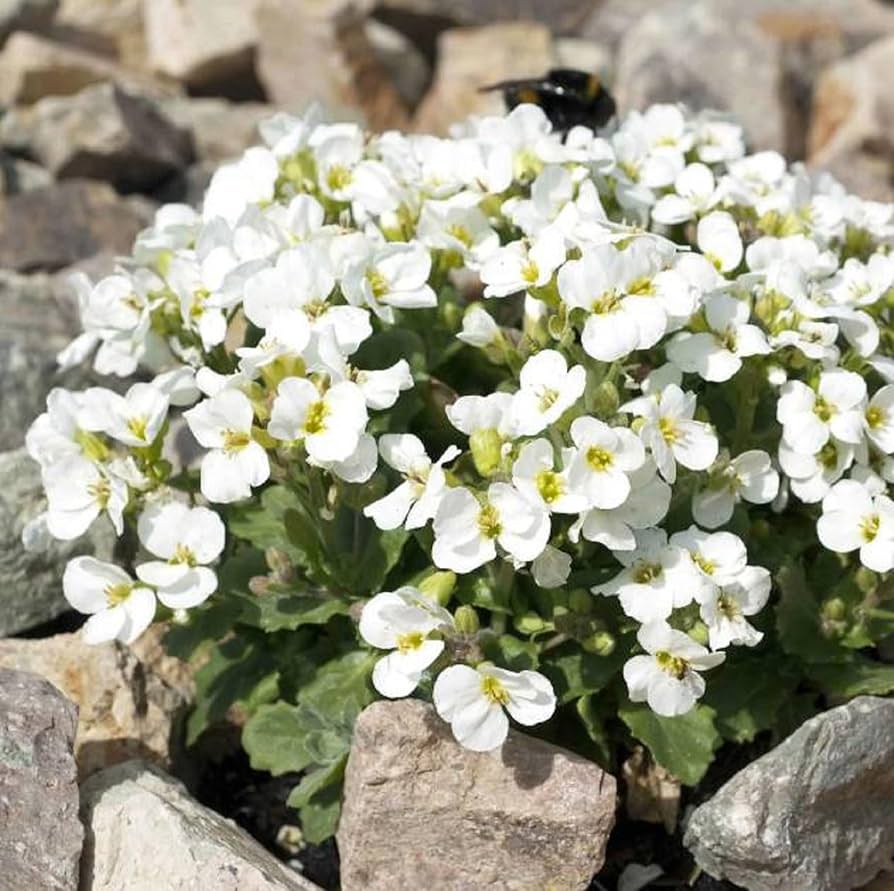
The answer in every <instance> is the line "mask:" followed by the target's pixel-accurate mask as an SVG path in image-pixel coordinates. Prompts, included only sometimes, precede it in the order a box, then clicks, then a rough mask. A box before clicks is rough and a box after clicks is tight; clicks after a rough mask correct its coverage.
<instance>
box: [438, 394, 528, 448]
mask: <svg viewBox="0 0 894 891" xmlns="http://www.w3.org/2000/svg"><path fill="white" fill-rule="evenodd" d="M512 399H513V397H512V394H510V393H503V392H499V391H498V392H496V393H490V394H489V395H487V396H460V397H459V399H457V400H455V401H454V402H452V403H451V404H450V405H448V406H447V408H446V409H444V411H445V412H446V414H447V419H448V420H449V421H450V423H451V424H453V426H454V427H456V429H457V430H459V431H460V433H465V434H466V436H471V435H472V434H473V433H476V432H478V431H480V430H495V431H497V433H499V435H500V436H501V437H502V438H503V439H511V438H512V437H513V436H514V435H515V428H514V427H513V425H512Z"/></svg>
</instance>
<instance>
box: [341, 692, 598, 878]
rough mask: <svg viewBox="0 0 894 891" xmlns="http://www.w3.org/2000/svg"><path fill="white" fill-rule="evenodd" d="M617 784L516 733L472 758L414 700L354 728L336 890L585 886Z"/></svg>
mask: <svg viewBox="0 0 894 891" xmlns="http://www.w3.org/2000/svg"><path fill="white" fill-rule="evenodd" d="M614 814H615V780H614V778H613V777H612V776H610V775H609V774H606V773H604V772H603V771H602V770H601V769H600V768H599V767H597V766H596V765H595V764H593V763H592V762H590V761H586V760H585V759H583V758H580V757H578V756H577V755H573V754H571V753H570V752H566V751H564V750H563V749H560V748H557V747H556V746H553V745H550V744H549V743H546V742H542V741H541V740H538V739H534V738H532V737H528V736H525V735H524V734H522V733H517V732H516V731H514V730H511V731H510V732H509V738H508V739H507V741H506V743H505V744H504V746H503V747H502V749H501V750H497V751H495V752H488V753H477V752H470V751H468V750H467V749H463V748H462V746H460V745H459V744H458V743H457V742H456V741H455V740H454V739H453V736H452V734H451V732H450V727H449V726H448V725H447V724H446V723H445V722H443V721H442V720H441V719H440V718H439V717H438V716H437V715H436V714H435V711H434V709H433V708H432V707H431V706H430V705H427V704H426V703H423V702H420V701H418V700H401V701H396V702H376V703H373V705H371V706H369V708H367V709H366V710H365V711H364V712H363V713H362V714H361V715H360V717H359V719H358V720H357V724H356V726H355V729H354V742H353V745H352V748H351V754H350V757H349V759H348V766H347V770H346V773H345V791H344V804H343V807H342V814H341V820H340V822H339V826H338V849H339V853H340V855H341V882H342V888H343V889H344V891H361V889H363V891H379V889H392V888H432V889H434V888H437V889H438V891H466V889H469V888H493V889H513V891H516V889H517V891H521V889H533V888H562V889H568V891H571V889H575V888H579V889H583V888H586V887H587V886H588V885H589V883H590V879H591V878H592V877H593V875H594V873H596V872H597V871H598V870H599V868H600V867H601V866H602V862H603V859H604V856H605V844H606V841H607V839H608V834H609V831H610V830H611V827H612V824H613V823H614Z"/></svg>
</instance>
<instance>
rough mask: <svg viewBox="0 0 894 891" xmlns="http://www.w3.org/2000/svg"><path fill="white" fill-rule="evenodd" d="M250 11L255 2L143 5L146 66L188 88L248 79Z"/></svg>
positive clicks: (173, 0)
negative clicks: (235, 78) (179, 81)
mask: <svg viewBox="0 0 894 891" xmlns="http://www.w3.org/2000/svg"><path fill="white" fill-rule="evenodd" d="M295 5H296V6H298V5H299V4H295ZM302 5H303V4H302ZM256 6H257V3H256V2H255V0H143V21H144V25H145V33H146V49H147V54H148V60H149V64H150V66H151V67H152V69H153V70H154V71H156V72H158V73H159V74H165V75H167V76H168V77H174V78H177V79H178V80H182V81H184V82H185V83H187V84H190V85H191V86H209V85H213V84H214V83H216V82H220V81H225V80H228V79H231V78H234V77H238V76H240V75H250V72H251V67H252V50H253V48H254V46H255V43H256V41H257V30H256V27H255V19H254V13H255V7H256Z"/></svg>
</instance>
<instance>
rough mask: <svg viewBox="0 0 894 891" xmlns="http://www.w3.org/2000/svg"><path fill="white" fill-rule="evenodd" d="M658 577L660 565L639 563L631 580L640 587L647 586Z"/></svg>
mask: <svg viewBox="0 0 894 891" xmlns="http://www.w3.org/2000/svg"><path fill="white" fill-rule="evenodd" d="M660 575H661V564H660V563H640V564H639V565H638V566H637V567H636V569H635V570H634V572H633V580H634V581H635V582H637V583H638V584H640V585H648V584H649V583H650V582H654V581H655V579H657V578H658V577H659V576H660Z"/></svg>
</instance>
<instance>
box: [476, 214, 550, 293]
mask: <svg viewBox="0 0 894 891" xmlns="http://www.w3.org/2000/svg"><path fill="white" fill-rule="evenodd" d="M564 262H565V239H564V238H563V237H562V234H561V233H560V232H559V231H557V230H555V229H549V228H547V229H544V230H543V232H541V233H540V234H539V235H538V236H537V238H536V239H534V240H532V241H530V242H529V241H513V242H510V243H509V244H506V245H503V246H502V247H500V248H497V250H495V251H494V252H493V253H492V254H491V255H490V256H489V257H488V258H487V260H485V261H484V263H483V264H482V265H481V270H480V273H479V274H480V276H481V281H482V283H483V284H484V286H485V287H484V296H485V297H507V296H508V295H509V294H515V293H517V292H519V291H527V290H528V289H529V288H541V287H543V286H544V285H545V284H547V282H549V280H550V279H551V278H552V277H553V273H554V272H555V271H556V269H558V268H559V266H560V265H561V264H562V263H564Z"/></svg>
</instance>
